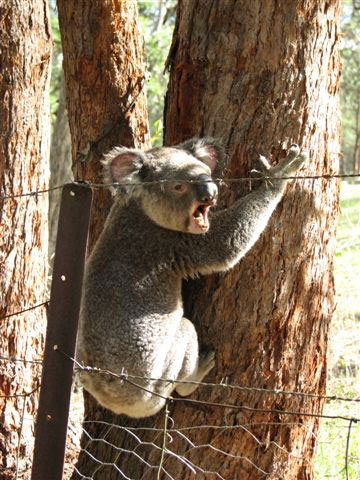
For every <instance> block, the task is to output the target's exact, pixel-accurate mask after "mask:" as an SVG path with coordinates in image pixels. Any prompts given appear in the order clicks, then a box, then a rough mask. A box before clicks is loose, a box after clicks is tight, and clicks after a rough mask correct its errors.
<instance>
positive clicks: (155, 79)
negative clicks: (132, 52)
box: [138, 0, 176, 146]
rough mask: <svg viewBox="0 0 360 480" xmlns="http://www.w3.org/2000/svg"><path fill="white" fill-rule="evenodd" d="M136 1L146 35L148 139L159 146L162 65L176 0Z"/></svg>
mask: <svg viewBox="0 0 360 480" xmlns="http://www.w3.org/2000/svg"><path fill="white" fill-rule="evenodd" d="M138 4H139V18H140V21H141V25H142V28H143V31H144V36H145V38H146V44H145V52H146V55H145V59H146V75H147V77H146V78H147V83H146V86H147V89H146V94H147V99H148V107H149V109H148V114H149V124H150V131H151V139H152V143H153V145H154V146H155V145H162V140H163V115H164V97H165V93H166V85H167V82H168V79H169V75H168V72H166V71H165V70H164V68H165V60H166V56H167V54H168V50H169V45H170V43H171V36H172V32H173V28H174V23H175V12H176V0H157V1H153V0H145V1H144V0H142V1H138Z"/></svg>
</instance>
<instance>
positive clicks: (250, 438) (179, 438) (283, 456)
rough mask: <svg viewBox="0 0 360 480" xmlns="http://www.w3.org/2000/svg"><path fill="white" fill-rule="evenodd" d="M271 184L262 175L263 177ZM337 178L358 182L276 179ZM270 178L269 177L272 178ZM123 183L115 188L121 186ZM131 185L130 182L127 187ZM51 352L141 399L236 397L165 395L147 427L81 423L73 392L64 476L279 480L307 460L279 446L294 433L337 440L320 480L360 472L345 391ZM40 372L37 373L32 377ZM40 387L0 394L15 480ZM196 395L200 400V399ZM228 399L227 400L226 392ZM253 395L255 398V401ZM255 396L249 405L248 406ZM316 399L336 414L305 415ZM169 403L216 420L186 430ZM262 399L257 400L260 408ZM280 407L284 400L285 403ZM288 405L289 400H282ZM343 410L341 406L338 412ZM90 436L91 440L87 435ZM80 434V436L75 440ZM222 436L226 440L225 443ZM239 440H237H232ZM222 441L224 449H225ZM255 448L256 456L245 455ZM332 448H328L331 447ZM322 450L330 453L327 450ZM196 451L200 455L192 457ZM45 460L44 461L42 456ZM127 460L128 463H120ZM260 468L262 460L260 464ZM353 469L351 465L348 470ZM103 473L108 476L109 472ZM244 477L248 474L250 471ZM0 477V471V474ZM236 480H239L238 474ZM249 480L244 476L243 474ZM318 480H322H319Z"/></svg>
mask: <svg viewBox="0 0 360 480" xmlns="http://www.w3.org/2000/svg"><path fill="white" fill-rule="evenodd" d="M262 178H264V179H270V178H269V177H262ZM339 178H342V179H344V178H351V179H353V178H360V175H359V174H332V175H316V176H299V177H282V179H294V180H307V179H309V180H319V179H323V180H327V181H329V180H332V179H339ZM249 180H254V177H241V178H225V179H216V181H219V182H220V181H221V182H225V183H226V182H228V183H231V182H242V181H249ZM270 180H276V179H274V178H271V179H270ZM147 183H148V184H154V183H164V182H147ZM79 185H81V186H85V187H89V188H92V189H100V188H108V187H110V186H111V187H117V186H118V184H113V183H111V184H108V183H107V184H95V183H86V184H84V183H79ZM123 185H124V184H122V186H123ZM131 185H132V186H133V184H131ZM64 186H65V184H64V185H58V186H56V187H53V188H50V189H46V190H40V191H34V192H24V193H21V192H19V193H18V194H14V195H4V196H2V197H0V199H2V200H9V199H18V198H21V197H26V196H34V197H36V196H37V195H41V194H45V193H48V192H50V191H53V190H58V189H62V188H63V187H64ZM50 305H51V300H48V299H44V301H43V302H41V303H39V304H36V305H32V306H28V307H26V308H24V309H22V310H19V311H15V312H9V313H6V314H5V315H4V316H2V317H1V318H0V321H2V322H5V321H9V320H10V319H11V318H12V317H15V316H23V318H26V314H28V313H29V312H30V311H32V310H35V309H40V308H47V309H48V308H49V306H50ZM56 355H58V356H59V357H63V360H64V361H70V362H71V363H72V364H73V367H74V372H75V373H79V372H86V373H90V374H91V375H102V376H103V375H105V376H109V377H112V378H114V379H116V380H119V381H122V382H125V383H128V384H129V385H131V386H132V387H134V388H137V389H140V390H143V391H145V392H146V393H147V394H150V395H154V396H160V397H161V395H160V394H159V393H157V392H156V391H153V390H151V389H149V388H146V387H144V386H143V385H144V382H145V383H146V384H147V385H148V384H150V385H151V384H152V383H153V382H155V381H156V382H164V383H167V384H169V383H173V384H174V383H181V384H193V385H195V384H196V385H197V387H199V389H201V392H203V391H209V390H211V391H214V390H216V391H217V390H219V391H222V392H226V394H225V397H226V398H228V397H229V395H228V394H227V393H228V392H235V393H236V394H237V395H238V400H236V401H235V402H233V403H231V402H228V401H224V400H223V399H222V398H223V395H221V394H219V395H218V398H219V401H216V402H215V401H207V400H206V399H205V400H202V399H201V400H200V399H198V398H183V397H177V396H173V395H171V396H170V397H167V398H166V399H165V398H164V400H166V405H165V408H164V409H163V411H162V417H163V419H162V426H161V428H160V427H158V426H157V427H153V426H151V424H150V423H149V421H148V420H147V421H144V426H137V427H133V426H128V425H126V421H123V419H122V417H114V416H112V415H111V416H110V420H108V419H106V418H104V419H101V418H100V419H99V418H93V419H89V418H86V419H84V420H82V406H81V404H82V402H81V399H80V396H79V393H77V394H75V400H74V401H73V404H72V408H71V413H70V420H69V428H68V435H67V450H66V457H65V462H66V463H65V467H66V468H65V471H64V477H63V478H64V479H69V478H70V477H71V478H72V479H75V478H76V479H77V478H78V479H84V480H90V479H91V480H98V479H100V478H109V479H110V478H111V479H112V478H119V479H127V480H140V479H141V480H149V479H155V478H156V479H160V478H167V479H170V480H179V479H182V478H185V475H186V478H193V477H194V478H200V479H203V478H206V479H208V478H209V479H212V478H216V479H221V480H229V477H228V476H227V474H226V470H227V468H228V464H229V462H233V461H235V462H237V463H238V464H239V469H240V470H239V471H241V469H244V472H245V471H246V472H247V474H249V472H253V476H252V477H251V478H254V479H255V478H258V479H266V478H271V479H273V478H279V479H282V478H285V477H284V473H283V472H284V469H285V470H286V465H287V464H288V463H289V461H290V459H295V460H297V461H299V462H301V461H302V460H303V459H304V458H306V454H307V450H306V449H305V450H304V451H298V450H296V449H295V450H293V449H292V448H291V447H289V446H285V445H291V442H287V441H285V439H286V438H289V436H291V435H294V432H300V431H303V430H305V432H306V434H305V437H307V438H310V439H311V441H312V444H313V448H319V450H320V451H321V449H322V448H323V446H324V445H327V447H329V446H330V447H331V445H335V443H336V444H338V443H339V442H340V443H341V451H342V466H341V467H340V468H339V469H338V470H336V471H334V470H331V471H328V472H327V473H326V478H334V479H346V480H349V479H353V480H355V478H356V477H352V476H351V475H352V472H353V471H355V470H356V472H358V471H360V455H359V453H358V450H357V449H358V447H359V446H360V442H359V435H360V410H359V405H360V398H359V397H358V396H357V397H354V393H351V392H349V394H348V395H346V394H344V395H335V394H334V395H318V394H316V393H312V392H302V391H286V390H277V389H267V388H260V387H256V386H249V385H233V384H227V383H225V382H220V383H208V382H178V381H174V380H173V379H166V378H148V377H141V376H138V375H132V374H131V372H126V371H121V372H111V371H108V370H104V369H101V368H96V367H90V366H88V365H82V364H80V363H79V362H77V361H76V359H75V358H74V357H72V356H71V355H68V354H67V353H66V352H65V351H62V350H61V349H60V348H57V349H56ZM43 361H44V360H43V358H35V359H30V358H16V357H11V356H5V355H4V356H0V362H4V363H9V364H10V363H12V364H13V363H16V364H24V365H30V366H31V365H34V366H37V367H41V366H42V365H43ZM39 375H40V373H39ZM39 390H40V376H39V380H38V382H37V385H36V387H35V388H34V389H33V390H32V391H20V392H17V393H15V394H4V395H0V398H6V397H7V398H9V397H18V398H19V399H22V405H21V409H20V412H19V422H20V424H19V425H18V448H17V454H16V472H15V476H14V478H15V479H16V480H17V479H20V478H23V479H27V478H30V477H29V472H23V471H21V470H20V468H19V459H20V457H21V448H20V447H21V435H22V429H23V424H24V419H25V417H26V406H27V402H29V401H33V396H34V395H37V394H38V392H39ZM246 394H253V395H255V396H253V395H252V396H251V397H249V398H251V399H252V401H254V403H253V404H249V399H248V398H247V397H246ZM199 397H200V398H203V397H205V398H206V395H202V393H200V394H199ZM230 397H231V398H233V397H232V396H231V395H230ZM264 397H266V398H272V399H274V398H276V399H285V400H286V399H296V400H297V401H296V402H295V405H297V406H300V407H301V406H302V405H303V408H296V409H292V408H283V407H282V408H266V407H263V406H259V405H262V402H261V399H262V398H264ZM259 398H260V401H259ZM255 399H256V402H255ZM311 399H317V400H320V401H322V402H325V401H326V402H328V403H329V404H330V405H331V404H336V405H337V412H336V413H327V412H326V411H325V412H323V413H318V412H316V411H312V409H311V404H309V403H307V402H306V400H311ZM176 403H182V404H183V405H186V404H187V405H193V406H196V407H199V408H203V409H209V408H211V409H216V411H218V412H219V413H218V414H217V419H218V421H217V423H213V424H210V423H209V424H207V423H206V422H203V423H199V424H196V425H193V424H192V425H188V424H187V423H186V418H183V419H182V421H181V424H180V423H179V420H178V419H176V418H174V417H173V416H172V414H171V410H172V406H173V405H174V404H176ZM266 403H267V402H264V404H266ZM274 403H275V404H277V403H279V404H282V401H279V402H277V401H276V402H270V404H274ZM285 405H286V402H285ZM289 405H293V402H292V401H291V402H289ZM342 405H345V406H346V407H345V408H344V410H342V407H341V406H342ZM229 412H232V413H234V412H235V413H236V412H237V413H236V415H235V418H236V420H237V421H236V422H235V423H234V421H233V418H234V417H232V421H228V416H229ZM320 419H321V420H323V422H327V423H328V424H329V423H330V424H331V429H332V432H336V434H335V435H333V434H332V435H329V436H328V437H327V438H325V439H323V440H321V438H320V436H316V435H314V433H313V425H314V423H313V422H314V421H317V420H320ZM275 430H276V431H277V432H279V431H281V432H282V433H281V435H280V436H279V437H280V438H282V439H284V442H283V444H281V443H280V442H278V441H275V440H273V435H272V432H274V431H275ZM95 432H96V435H97V436H94V433H95ZM80 437H82V440H81V443H80ZM229 439H231V440H230V441H229ZM239 439H241V440H239ZM236 441H242V442H245V443H247V444H249V448H248V449H247V451H248V452H249V453H248V454H247V455H246V454H244V455H237V454H236V453H234V450H233V449H232V448H231V445H232V442H236ZM224 444H225V446H224ZM256 449H257V451H258V452H260V453H258V454H257V455H251V452H254V451H255V450H256ZM334 450H335V447H334ZM326 451H327V452H328V451H329V448H327V450H326ZM199 452H201V453H199ZM79 454H82V455H83V456H84V457H85V458H86V459H87V467H86V468H85V469H84V467H83V464H80V465H79V464H78V463H77V458H78V456H79ZM260 454H263V455H264V456H267V455H268V456H269V457H270V456H271V455H272V457H273V458H276V459H277V460H276V462H274V463H273V465H272V467H271V468H264V467H263V464H264V462H261V461H260V460H259V455H260ZM44 461H46V459H44ZM134 462H135V464H138V471H139V472H141V473H140V476H139V474H138V473H136V472H134V471H133V470H132V468H133V467H131V466H129V465H133V464H134ZM127 463H129V465H127ZM265 463H266V462H265ZM354 466H355V467H354ZM109 472H110V473H109ZM250 475H251V474H250ZM0 478H1V469H0ZM238 478H241V473H240V475H239V477H238ZM247 478H250V477H247ZM324 478H325V477H324Z"/></svg>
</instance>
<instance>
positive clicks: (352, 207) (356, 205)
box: [315, 182, 360, 480]
mask: <svg viewBox="0 0 360 480" xmlns="http://www.w3.org/2000/svg"><path fill="white" fill-rule="evenodd" d="M334 263H335V272H334V273H335V287H336V312H335V316H334V318H333V321H332V325H331V329H330V337H329V339H330V342H329V354H328V387H327V395H330V396H332V395H334V396H338V397H347V398H354V399H357V400H358V402H341V401H330V402H328V403H327V404H326V406H325V409H324V414H325V415H334V416H337V415H339V416H346V417H350V418H360V185H359V184H348V183H347V182H343V183H342V186H341V215H340V219H339V224H338V233H337V253H336V257H335V261H334ZM348 434H349V422H348V421H344V420H333V419H329V420H328V419H326V420H323V421H322V424H321V429H320V439H319V448H318V454H317V460H316V475H315V480H323V479H326V478H331V479H335V480H343V479H344V480H345V479H349V480H358V479H360V422H357V423H356V422H354V423H352V425H351V431H350V441H349V446H348V454H347V439H348ZM346 456H347V457H348V467H347V470H348V471H347V472H346V462H345V458H346Z"/></svg>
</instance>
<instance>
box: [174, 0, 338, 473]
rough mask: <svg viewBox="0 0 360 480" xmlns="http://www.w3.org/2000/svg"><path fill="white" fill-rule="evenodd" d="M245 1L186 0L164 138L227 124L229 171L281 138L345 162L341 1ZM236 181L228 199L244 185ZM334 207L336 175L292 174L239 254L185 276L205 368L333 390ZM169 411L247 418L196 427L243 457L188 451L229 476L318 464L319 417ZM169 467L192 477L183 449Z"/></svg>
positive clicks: (324, 164) (319, 160) (217, 397)
mask: <svg viewBox="0 0 360 480" xmlns="http://www.w3.org/2000/svg"><path fill="white" fill-rule="evenodd" d="M245 3H246V5H244V2H241V1H239V0H237V1H232V2H211V6H210V5H209V2H201V1H199V2H185V1H180V2H179V7H178V17H177V23H176V27H175V33H174V38H173V44H172V49H171V52H170V55H169V60H168V62H169V66H170V71H171V77H170V85H169V90H168V95H167V109H166V112H165V118H166V122H165V123H166V127H165V132H166V133H165V142H166V144H175V143H178V142H179V141H182V140H184V139H186V138H188V137H191V136H193V135H198V136H203V135H210V136H215V137H220V138H221V140H222V142H223V143H224V144H225V145H226V146H227V148H228V152H229V157H230V160H231V168H230V171H229V173H228V176H229V177H237V176H241V175H244V174H245V175H246V174H247V173H248V172H249V169H250V168H251V164H252V160H253V157H254V148H255V149H256V150H258V151H259V152H261V153H263V154H265V155H266V156H268V157H269V158H271V159H272V160H273V161H274V162H277V161H278V160H279V158H281V157H282V156H283V155H284V150H285V148H286V146H290V145H291V144H292V143H298V144H300V145H302V148H305V149H306V150H308V151H309V154H310V161H309V164H308V165H307V166H306V169H305V170H304V173H305V174H308V175H314V174H317V175H318V174H325V173H330V174H331V173H334V172H336V171H337V168H338V161H337V158H338V153H339V151H340V146H339V113H338V112H339V105H338V89H339V69H340V62H339V53H338V41H339V36H338V19H339V1H336V0H335V1H316V2H304V1H303V0H296V1H292V2H288V3H286V2H285V3H283V4H282V6H280V4H279V3H278V2H276V1H273V0H269V1H267V2H265V3H266V6H265V4H264V2H261V1H260V0H255V1H253V2H245ZM174 125H176V128H174ZM228 187H229V188H228V190H227V191H226V192H224V195H223V202H224V204H226V205H228V204H230V203H231V202H232V201H233V199H234V198H235V197H236V196H237V195H239V194H240V193H242V191H243V189H244V188H248V185H247V184H245V183H243V184H238V183H231V184H229V185H228ZM240 187H242V188H240ZM337 211H338V184H337V182H336V181H335V180H330V181H329V180H316V181H311V180H302V181H297V182H291V183H290V185H289V187H288V189H287V193H286V195H285V198H284V200H283V201H282V203H281V205H280V206H279V207H278V209H277V211H276V213H275V214H274V215H273V217H272V219H271V222H270V225H269V226H268V228H267V229H266V232H265V233H264V234H263V235H262V236H261V238H260V240H259V241H258V242H257V244H256V245H255V247H254V248H253V249H252V250H251V252H250V253H249V254H248V255H247V256H246V257H245V258H244V259H243V260H242V262H241V263H240V265H239V266H238V267H236V268H234V269H233V270H232V271H231V272H229V273H227V274H225V275H214V276H212V277H210V278H206V279H203V280H201V281H200V282H192V283H190V284H189V285H188V286H187V288H186V306H187V311H188V315H190V318H192V319H193V320H194V321H195V322H196V325H197V327H198V331H199V335H200V338H201V339H202V341H203V342H204V343H205V344H207V345H210V346H211V347H212V348H214V349H215V351H216V353H217V368H216V372H214V373H213V374H212V375H211V376H210V378H209V379H208V381H212V382H215V383H220V382H221V381H225V382H226V383H230V384H239V385H245V386H249V387H262V388H267V389H270V390H290V391H300V392H312V393H318V394H325V391H326V384H325V382H326V349H327V333H328V325H329V321H330V319H331V316H332V312H333V309H334V301H333V274H332V270H333V255H334V247H335V242H334V239H335V224H336V222H335V220H336V216H337ZM198 398H200V399H201V400H205V401H209V402H219V403H226V404H234V405H247V406H250V407H254V408H258V409H270V410H284V411H295V412H296V411H303V412H311V413H315V414H319V413H321V412H322V408H323V402H322V401H321V400H319V399H311V400H310V399H305V398H303V397H297V396H290V395H279V394H278V395H275V394H260V393H256V392H255V391H253V392H249V393H241V392H240V393H239V391H236V390H231V389H223V388H213V389H202V390H201V391H200V392H199V393H198ZM172 418H173V421H174V423H175V425H176V426H180V425H181V424H183V423H184V419H185V418H186V423H187V424H188V425H194V424H197V425H201V424H207V425H221V424H227V425H236V424H242V425H246V429H247V430H244V429H234V430H227V431H226V430H224V434H223V435H219V433H218V431H213V432H211V430H208V431H205V432H204V431H203V430H198V431H197V432H196V434H194V435H193V436H192V441H193V443H195V444H196V445H198V444H204V443H212V445H213V446H214V447H217V448H221V449H223V450H226V451H227V452H229V453H231V454H232V455H237V456H239V457H240V458H241V459H240V460H236V461H235V460H233V461H230V460H231V459H230V458H229V457H226V456H225V457H224V456H222V455H219V453H217V452H214V451H212V450H209V451H208V454H207V457H206V459H203V458H202V455H203V453H202V450H201V449H200V450H198V451H194V452H193V453H192V454H191V457H190V458H191V460H192V461H193V462H194V463H196V464H199V465H201V466H202V468H204V469H206V470H212V471H216V472H219V473H220V474H221V475H222V476H223V477H224V478H226V479H232V478H241V479H242V480H246V479H249V480H250V479H252V480H253V479H256V478H263V475H264V473H263V472H268V476H267V478H269V479H270V478H271V479H275V478H283V479H284V478H286V479H291V480H294V479H305V478H306V479H309V478H311V477H312V471H313V467H312V463H313V458H314V452H315V445H316V434H317V432H318V426H319V422H318V419H317V418H311V417H306V416H296V415H280V414H276V413H274V414H266V413H261V412H246V411H241V410H240V411H238V410H235V409H234V410H231V409H227V410H225V409H220V408H214V407H208V409H207V410H206V411H205V412H204V411H203V412H199V411H197V410H195V409H194V410H192V411H191V410H190V409H189V408H188V407H186V405H184V406H180V405H177V408H176V410H175V411H174V412H173V413H172ZM289 422H293V423H294V424H293V425H292V426H289V425H288V423H289ZM251 434H253V435H255V437H256V438H257V440H256V439H255V438H252V436H251ZM224 460H227V462H226V463H225V464H224ZM170 472H171V473H172V475H173V476H174V478H181V479H186V478H190V477H191V475H190V473H189V470H188V469H186V467H185V466H184V465H182V464H180V463H177V464H176V468H175V469H173V470H170Z"/></svg>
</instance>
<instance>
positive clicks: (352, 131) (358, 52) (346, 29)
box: [341, 0, 360, 173]
mask: <svg viewBox="0 0 360 480" xmlns="http://www.w3.org/2000/svg"><path fill="white" fill-rule="evenodd" d="M342 7H343V10H342V49H341V56H342V60H343V71H342V80H341V88H342V95H341V108H342V149H343V155H344V156H343V160H342V164H341V167H342V170H343V171H345V172H353V173H360V9H359V6H358V5H357V4H356V2H354V1H352V0H343V2H342Z"/></svg>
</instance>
